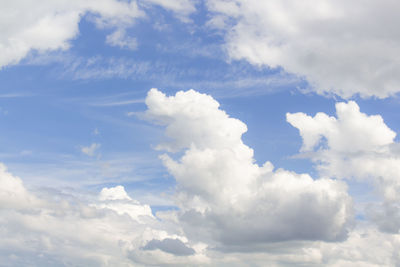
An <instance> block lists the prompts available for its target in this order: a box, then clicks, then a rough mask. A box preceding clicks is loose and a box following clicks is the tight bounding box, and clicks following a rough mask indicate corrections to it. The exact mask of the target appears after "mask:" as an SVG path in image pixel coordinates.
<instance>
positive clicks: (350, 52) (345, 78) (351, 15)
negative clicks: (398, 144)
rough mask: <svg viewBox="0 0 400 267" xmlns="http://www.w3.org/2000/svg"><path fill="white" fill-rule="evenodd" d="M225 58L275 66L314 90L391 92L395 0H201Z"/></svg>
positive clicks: (395, 70) (395, 71) (395, 83)
mask: <svg viewBox="0 0 400 267" xmlns="http://www.w3.org/2000/svg"><path fill="white" fill-rule="evenodd" d="M207 3H208V8H209V10H210V11H211V12H213V13H214V15H213V17H212V19H211V20H210V21H209V25H212V26H213V27H218V28H221V29H223V30H225V31H226V49H227V51H228V53H229V55H230V57H231V58H232V59H245V60H248V61H249V62H251V63H253V64H256V65H267V66H270V67H272V68H274V67H278V66H280V67H283V68H284V69H285V70H286V71H288V72H290V73H295V74H298V75H300V76H303V77H305V78H306V79H307V80H308V81H309V82H310V84H311V85H312V86H313V89H314V90H316V91H317V92H318V93H334V94H338V95H340V96H343V97H350V96H351V95H353V94H357V93H359V94H361V95H362V96H377V97H387V96H390V95H393V94H395V93H397V92H398V91H399V88H400V80H399V78H398V77H400V75H399V74H400V67H399V64H398V61H399V55H400V53H399V52H400V51H399V44H400V38H399V34H398V30H397V25H398V24H399V23H400V21H399V16H398V15H397V12H396V11H397V10H398V9H399V8H400V3H399V2H398V1H392V0H384V1H379V0H372V1H367V2H366V1H361V0H357V1H351V2H349V1H345V0H339V1H337V0H323V1H312V0H306V1H296V0H284V1H282V0H268V1H257V0H208V1H207Z"/></svg>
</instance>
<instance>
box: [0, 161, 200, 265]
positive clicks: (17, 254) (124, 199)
mask: <svg viewBox="0 0 400 267" xmlns="http://www.w3.org/2000/svg"><path fill="white" fill-rule="evenodd" d="M0 167H1V168H0V224H1V226H2V227H1V231H0V239H1V242H0V262H2V263H7V266H26V265H33V266H64V265H69V266H83V265H84V266H138V265H140V263H143V262H144V261H146V258H147V257H153V258H155V259H157V260H156V261H157V262H161V263H171V264H174V263H179V262H181V261H182V259H181V258H180V256H181V254H182V253H185V252H186V254H185V255H188V253H187V252H188V251H190V252H193V253H191V254H190V256H189V259H185V260H189V261H190V262H192V263H194V264H195V263H197V264H198V263H200V262H202V261H204V258H205V256H204V255H201V254H199V253H197V251H195V250H194V249H192V248H191V244H189V243H188V240H187V238H186V237H185V236H183V235H182V234H180V233H179V229H178V228H176V227H175V226H174V225H173V224H168V222H165V223H164V224H162V223H161V222H160V221H159V220H157V219H156V218H155V217H154V216H153V215H152V214H151V210H150V208H149V206H147V205H142V204H140V203H139V202H137V201H135V200H133V199H131V198H130V197H129V196H128V195H127V194H126V192H125V190H124V188H123V187H122V186H117V187H114V188H104V189H103V190H102V191H101V193H100V196H99V200H95V199H91V200H90V202H89V203H87V202H86V201H84V200H82V199H79V198H76V197H75V196H73V195H66V194H64V193H62V192H58V191H49V192H48V193H47V194H43V193H42V194H41V195H40V196H36V195H35V194H33V193H31V192H29V191H28V190H27V189H26V188H25V187H24V185H23V183H22V181H21V180H20V179H19V178H17V177H14V176H13V175H12V174H10V173H8V172H7V171H6V169H5V166H4V165H1V166H0ZM71 199H72V200H71ZM165 240H167V241H165ZM169 240H175V243H177V244H175V245H176V249H175V250H167V251H163V250H160V249H157V248H156V247H154V246H153V247H152V250H151V251H150V250H145V249H144V248H145V247H146V245H148V244H149V243H150V242H153V243H156V244H164V243H168V242H169ZM150 244H151V243H150ZM160 248H161V249H163V246H161V247H160ZM164 250H165V249H164ZM175 254H176V255H175Z"/></svg>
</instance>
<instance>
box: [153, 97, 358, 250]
mask: <svg viewBox="0 0 400 267" xmlns="http://www.w3.org/2000/svg"><path fill="white" fill-rule="evenodd" d="M146 104H147V106H148V110H147V113H146V116H147V118H149V119H151V120H154V121H155V122H157V123H159V124H161V125H165V127H166V135H167V136H168V137H169V138H170V140H169V141H168V142H166V143H163V144H161V145H160V146H159V149H164V150H167V151H175V152H179V151H182V152H183V154H182V156H181V157H180V158H179V159H176V160H175V159H173V158H172V157H171V156H169V155H167V154H164V155H162V156H161V158H162V160H163V162H164V164H165V166H166V167H167V169H168V171H169V172H170V173H171V174H172V175H173V176H174V177H175V179H176V181H177V195H176V199H177V204H178V206H179V207H180V209H181V211H180V212H179V216H180V220H181V221H182V223H183V224H184V227H185V229H186V231H187V233H188V235H189V236H191V237H192V238H195V239H198V240H203V241H204V240H207V239H209V240H214V241H216V242H218V243H221V244H224V245H235V246H238V247H240V246H242V245H243V246H245V245H246V244H253V243H260V242H261V243H263V242H276V241H284V240H330V241H334V240H340V239H344V238H345V237H346V234H347V227H348V223H349V219H350V217H351V215H352V212H351V200H350V198H349V196H348V195H347V192H346V185H345V184H344V183H342V182H340V181H335V180H331V179H326V178H325V179H317V180H314V179H312V178H311V177H310V176H309V175H308V174H297V173H294V172H290V171H287V170H283V169H278V170H274V167H273V166H272V164H271V163H270V162H266V163H265V164H264V165H263V166H259V165H257V164H256V163H255V160H254V158H253V150H252V149H251V148H249V147H248V146H246V145H245V144H243V142H242V139H241V137H242V134H243V133H245V132H246V131H247V127H246V125H245V124H244V123H243V122H241V121H239V120H237V119H234V118H231V117H229V116H228V115H227V114H226V113H225V112H224V111H223V110H221V109H219V104H218V102H217V101H215V100H214V99H213V98H212V97H211V96H208V95H204V94H200V93H197V92H195V91H193V90H190V91H187V92H182V91H181V92H178V93H177V94H176V95H175V96H171V97H167V96H165V95H164V94H163V93H161V92H160V91H158V90H156V89H152V90H151V91H150V92H149V93H148V96H147V98H146Z"/></svg>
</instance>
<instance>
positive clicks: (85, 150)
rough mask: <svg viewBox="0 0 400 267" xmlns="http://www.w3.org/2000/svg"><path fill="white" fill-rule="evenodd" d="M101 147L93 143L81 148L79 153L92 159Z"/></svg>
mask: <svg viewBox="0 0 400 267" xmlns="http://www.w3.org/2000/svg"><path fill="white" fill-rule="evenodd" d="M100 147H101V144H97V143H93V144H91V145H90V146H84V147H82V148H81V152H82V153H83V154H86V155H88V156H90V157H93V156H94V155H95V153H96V151H97V150H98V149H99V148H100Z"/></svg>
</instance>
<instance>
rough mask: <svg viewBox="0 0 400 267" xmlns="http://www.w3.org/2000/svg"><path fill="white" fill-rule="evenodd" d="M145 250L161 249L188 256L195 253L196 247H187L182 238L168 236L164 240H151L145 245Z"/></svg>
mask: <svg viewBox="0 0 400 267" xmlns="http://www.w3.org/2000/svg"><path fill="white" fill-rule="evenodd" d="M143 249H144V250H155V249H160V250H162V251H165V252H167V253H171V254H174V255H177V256H187V255H193V254H194V253H195V251H194V249H192V248H190V247H187V246H186V245H185V244H184V243H183V242H182V241H181V240H179V239H172V238H166V239H163V240H151V241H150V242H149V243H147V244H146V246H144V247H143Z"/></svg>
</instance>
